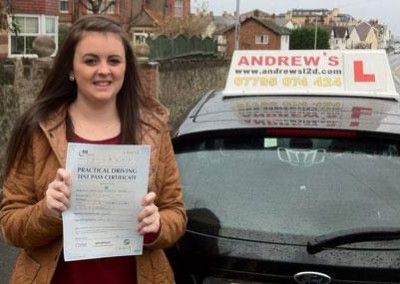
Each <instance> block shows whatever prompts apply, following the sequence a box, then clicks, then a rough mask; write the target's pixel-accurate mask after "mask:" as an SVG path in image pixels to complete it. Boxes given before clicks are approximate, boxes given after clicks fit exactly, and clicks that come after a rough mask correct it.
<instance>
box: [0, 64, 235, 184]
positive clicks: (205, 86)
mask: <svg viewBox="0 0 400 284" xmlns="http://www.w3.org/2000/svg"><path fill="white" fill-rule="evenodd" d="M51 63H52V62H51V61H49V60H46V59H41V60H38V59H23V60H21V59H18V60H14V61H11V60H8V59H6V60H2V61H0V95H1V98H0V131H1V133H2V135H1V136H0V171H1V173H2V172H3V169H4V153H5V147H6V145H7V139H8V138H9V135H10V132H11V129H12V126H13V122H14V121H15V119H16V117H18V115H19V114H20V113H21V112H22V111H24V110H25V109H26V107H27V106H28V105H29V104H30V103H31V102H32V100H33V99H34V98H35V96H36V95H37V94H38V93H39V91H40V89H41V86H42V84H43V82H44V80H45V77H46V75H47V74H48V72H49V70H50V67H51ZM155 66H156V68H155ZM142 70H144V72H143V76H144V77H145V78H144V86H145V87H146V88H147V89H149V90H148V91H149V92H150V93H156V94H157V95H158V97H159V99H160V101H161V102H162V103H163V104H164V105H165V106H166V107H167V108H169V110H170V113H171V126H172V127H174V126H176V125H177V122H178V120H179V119H180V117H181V116H182V115H183V114H184V113H186V112H187V110H188V108H189V107H190V106H192V105H193V103H194V102H196V101H197V100H198V99H199V98H200V97H201V96H202V95H204V94H205V93H206V92H207V91H209V90H211V89H218V88H222V87H223V86H224V85H225V79H226V76H227V72H228V62H227V61H225V60H207V61H205V60H189V61H188V60H185V61H168V62H167V61H165V62H161V63H159V64H150V68H143V69H142ZM154 71H156V72H158V73H157V74H154ZM2 182H3V180H2V174H0V186H1V184H2Z"/></svg>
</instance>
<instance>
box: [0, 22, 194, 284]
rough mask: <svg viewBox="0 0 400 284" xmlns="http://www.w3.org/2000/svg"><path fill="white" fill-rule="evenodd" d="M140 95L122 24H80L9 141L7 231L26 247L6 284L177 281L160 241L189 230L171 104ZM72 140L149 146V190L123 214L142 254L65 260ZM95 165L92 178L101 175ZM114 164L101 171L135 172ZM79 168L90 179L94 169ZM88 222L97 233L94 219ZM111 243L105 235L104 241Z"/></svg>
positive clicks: (2, 219)
mask: <svg viewBox="0 0 400 284" xmlns="http://www.w3.org/2000/svg"><path fill="white" fill-rule="evenodd" d="M143 93H144V90H143V89H142V85H141V82H140V77H139V73H138V70H137V63H136V59H135V57H134V55H133V52H132V48H131V46H130V42H129V40H128V39H127V37H126V36H125V35H124V32H123V30H122V28H121V26H120V25H119V24H118V23H116V22H114V21H113V20H111V19H109V18H106V17H103V16H98V15H96V16H89V17H84V18H81V19H80V20H78V21H77V22H75V23H74V25H73V26H72V27H71V29H70V32H69V34H68V35H67V37H66V39H65V42H64V45H63V46H62V47H61V48H60V50H59V53H58V54H57V56H56V58H55V60H54V64H53V68H52V70H51V71H50V74H49V75H48V78H47V79H46V82H45V84H44V87H43V89H42V90H41V92H40V93H39V95H38V97H37V98H36V100H35V102H34V103H33V105H32V106H31V108H29V109H28V110H27V111H26V112H25V113H24V114H23V115H22V116H21V118H20V119H19V120H18V121H17V122H16V125H15V128H14V131H13V134H12V136H11V138H10V141H9V144H8V151H7V154H8V157H7V163H6V171H5V181H4V185H3V199H2V201H1V207H0V225H1V233H2V237H4V239H5V240H7V242H8V243H10V244H12V245H14V246H16V247H20V248H22V250H21V253H20V254H19V255H18V258H17V261H16V265H15V266H14V271H13V274H12V276H11V281H10V283H68V284H73V283H131V284H132V283H173V282H174V277H173V273H172V270H171V268H170V266H169V263H168V261H167V259H166V257H165V255H164V251H163V249H164V248H165V247H168V246H171V245H172V244H173V243H174V242H175V241H176V240H177V239H178V238H179V237H180V236H181V235H182V234H183V232H184V230H185V226H186V212H185V210H184V207H183V202H182V195H181V190H180V183H179V172H178V168H177V164H176V161H175V157H174V153H173V150H172V146H171V141H170V136H169V128H168V111H167V110H166V109H165V108H164V107H163V106H162V105H161V104H160V103H159V102H158V101H157V100H156V99H155V98H153V97H149V96H144V95H143ZM68 142H77V143H90V144H146V145H149V146H150V148H151V154H150V168H151V169H152V170H151V171H150V175H149V182H148V185H149V186H148V192H147V193H146V194H145V195H144V196H143V197H142V201H141V206H142V207H141V209H140V212H139V213H138V215H137V216H128V218H131V223H130V222H125V223H128V226H132V227H133V228H136V230H137V234H140V235H142V236H143V239H144V242H143V243H144V247H143V253H142V255H139V256H133V255H128V256H113V257H107V258H99V259H84V260H79V261H68V262H67V261H64V252H63V248H62V240H63V222H62V219H61V213H62V212H64V211H65V210H67V208H68V207H69V206H70V199H71V191H72V187H71V184H73V182H74V181H73V180H72V178H71V175H70V173H69V172H68V171H67V170H66V169H65V165H66V152H67V143H68ZM86 154H87V153H86ZM132 157H135V156H133V155H132V156H131V155H127V157H126V158H127V159H129V158H131V159H132ZM105 164H107V162H105ZM97 166H98V165H97ZM96 169H98V171H97V170H96V171H95V172H94V176H95V178H97V177H102V176H103V173H101V172H99V171H100V168H96ZM117 169H118V171H116V172H111V173H110V175H105V174H104V176H105V178H107V177H108V178H110V179H113V180H118V179H122V178H125V177H122V175H121V173H122V172H124V171H125V172H126V173H127V174H128V175H127V176H126V178H132V179H133V178H135V173H134V172H132V171H130V170H129V169H120V168H116V170H117ZM125 172H124V173H125ZM128 172H129V173H128ZM82 175H84V176H85V178H86V176H90V178H91V175H89V173H88V171H87V172H84V171H82ZM93 187H94V186H93ZM90 190H92V189H90ZM90 192H91V194H90V195H92V198H96V194H95V193H94V192H93V191H90ZM110 194H111V195H112V194H118V193H117V192H113V191H111V192H110ZM88 198H89V197H88ZM97 198H101V196H100V197H99V196H97ZM121 211H123V210H121ZM113 213H114V214H115V212H110V214H113ZM27 216H29V217H27ZM89 229H92V230H94V231H96V229H98V227H97V224H94V225H93V226H92V227H90V228H89ZM127 230H129V229H127ZM139 239H140V238H139ZM109 242H110V240H109V239H107V238H105V241H104V244H108V243H109ZM100 244H103V243H102V242H100ZM117 255H121V254H117ZM154 263H156V264H157V265H154Z"/></svg>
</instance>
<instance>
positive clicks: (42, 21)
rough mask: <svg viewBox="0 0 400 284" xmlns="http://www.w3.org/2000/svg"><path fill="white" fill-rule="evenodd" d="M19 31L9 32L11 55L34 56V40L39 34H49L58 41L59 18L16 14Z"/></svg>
mask: <svg viewBox="0 0 400 284" xmlns="http://www.w3.org/2000/svg"><path fill="white" fill-rule="evenodd" d="M14 19H15V22H16V24H17V25H18V28H19V32H18V33H17V34H14V33H9V42H10V45H9V55H10V56H28V57H29V56H34V53H33V47H32V44H33V41H34V39H35V38H36V37H37V36H39V35H48V36H50V37H52V38H53V40H54V42H55V43H56V47H57V42H58V28H57V26H58V18H57V17H55V16H47V15H19V14H17V15H14Z"/></svg>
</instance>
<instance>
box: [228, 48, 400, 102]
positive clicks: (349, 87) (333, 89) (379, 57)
mask: <svg viewBox="0 0 400 284" xmlns="http://www.w3.org/2000/svg"><path fill="white" fill-rule="evenodd" d="M223 94H224V95H225V96H238V95H239V96H246V95H333V96H350V97H370V98H385V99H394V100H397V101H399V100H400V98H399V94H398V93H397V92H396V88H395V85H394V82H393V77H392V73H391V70H390V66H389V62H388V59H387V55H386V53H385V51H384V50H236V51H235V52H234V54H233V56H232V61H231V66H230V69H229V74H228V79H227V82H226V86H225V89H224V91H223Z"/></svg>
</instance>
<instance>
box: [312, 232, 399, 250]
mask: <svg viewBox="0 0 400 284" xmlns="http://www.w3.org/2000/svg"><path fill="white" fill-rule="evenodd" d="M396 239H400V228H394V227H372V228H356V229H350V230H343V231H337V232H333V233H330V234H326V235H321V236H318V237H315V238H314V239H312V240H310V241H308V243H307V252H308V253H309V254H316V253H318V252H321V251H323V250H324V249H326V248H334V247H337V246H340V245H344V244H351V243H357V242H370V241H390V240H396Z"/></svg>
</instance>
